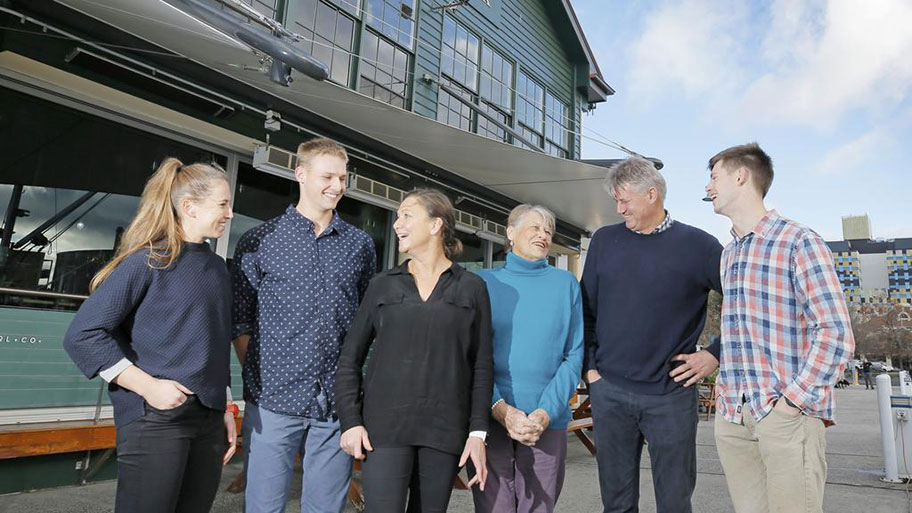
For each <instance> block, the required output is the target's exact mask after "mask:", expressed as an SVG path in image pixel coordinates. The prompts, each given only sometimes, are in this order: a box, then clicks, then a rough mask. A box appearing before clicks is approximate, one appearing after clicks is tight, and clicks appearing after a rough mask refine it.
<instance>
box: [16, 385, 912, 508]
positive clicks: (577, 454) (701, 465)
mask: <svg viewBox="0 0 912 513" xmlns="http://www.w3.org/2000/svg"><path fill="white" fill-rule="evenodd" d="M836 402H837V405H838V406H837V408H838V420H839V424H838V425H837V426H835V427H833V428H830V429H828V430H827V462H828V464H829V474H828V477H827V488H826V499H825V504H824V510H825V511H827V512H831V511H832V512H836V511H847V512H863V513H900V512H912V507H910V505H912V502H910V500H909V496H908V494H907V491H906V487H905V486H904V485H889V484H887V483H883V482H881V481H880V477H881V476H882V474H883V459H882V456H881V446H880V428H879V424H878V417H877V403H876V400H875V396H874V392H873V391H866V390H864V388H862V387H857V386H856V387H852V388H850V389H848V390H837V391H836ZM697 457H698V461H697V471H698V476H697V488H696V492H695V493H694V499H693V505H694V511H696V512H698V513H715V512H729V511H732V505H731V500H730V499H729V496H728V490H727V488H726V485H725V477H724V475H723V474H722V467H721V465H720V464H719V458H718V455H717V453H716V448H715V444H714V443H713V427H712V422H711V421H702V420H701V421H700V427H699V432H698V435H697ZM238 471H239V466H238V465H236V464H233V465H231V466H229V467H228V468H227V469H226V471H225V473H224V475H223V478H222V481H223V484H222V489H223V490H224V488H225V487H226V486H227V485H228V483H229V482H230V481H231V479H232V478H233V477H234V476H235V474H236V473H237V472H238ZM596 472H597V469H596V465H595V460H594V459H593V458H592V457H591V456H590V455H589V453H588V452H587V451H586V449H585V448H584V447H583V446H582V444H580V443H579V442H578V441H577V440H576V437H571V440H570V449H569V454H568V457H567V479H566V482H565V485H564V492H563V494H562V495H561V499H560V501H559V502H558V505H557V510H558V511H559V512H561V513H563V512H567V513H593V512H597V511H601V502H600V500H599V494H598V481H597V474H596ZM296 481H298V483H297V486H295V487H294V489H293V490H292V497H291V500H289V502H288V511H289V512H296V511H299V510H300V494H301V486H300V479H297V480H296ZM640 492H641V499H640V509H641V511H642V512H644V513H651V512H654V511H655V499H654V496H653V491H652V476H651V473H650V470H649V460H648V458H644V460H643V465H642V470H641V486H640ZM113 497H114V483H113V482H106V483H99V484H92V485H88V486H83V487H69V488H60V489H55V490H44V491H39V492H32V493H23V494H19V495H9V496H3V497H0V513H7V512H8V513H14V512H15V513H23V512H27V513H44V512H67V513H79V512H85V513H88V512H110V511H113ZM242 506H243V497H242V496H241V495H234V494H229V493H226V492H219V495H218V496H217V497H216V502H215V507H214V508H213V510H212V511H213V512H236V511H241V510H242ZM449 510H450V511H452V512H459V513H462V512H466V513H468V512H471V511H472V497H471V494H470V493H468V492H465V491H462V492H460V491H456V492H454V493H453V498H452V500H451V501H450V508H449ZM348 511H352V512H353V511H354V509H351V508H349V510H348Z"/></svg>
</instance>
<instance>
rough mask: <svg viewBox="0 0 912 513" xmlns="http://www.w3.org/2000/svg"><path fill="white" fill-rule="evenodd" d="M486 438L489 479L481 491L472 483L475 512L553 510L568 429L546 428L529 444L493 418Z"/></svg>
mask: <svg viewBox="0 0 912 513" xmlns="http://www.w3.org/2000/svg"><path fill="white" fill-rule="evenodd" d="M487 442H488V447H487V451H486V453H487V460H488V480H487V482H486V483H485V489H484V491H483V492H482V491H480V490H478V487H476V486H473V487H472V494H473V498H474V499H475V513H552V512H553V511H554V505H555V504H557V497H558V496H559V495H560V492H561V488H562V487H563V485H564V459H565V457H566V456H567V431H566V430H564V429H546V430H545V432H544V433H542V436H541V438H539V439H538V442H536V444H535V445H534V446H532V447H528V446H525V445H523V444H521V443H519V442H517V441H516V440H513V439H512V438H510V435H509V434H507V430H506V429H505V428H504V427H503V426H501V425H500V423H499V422H497V421H495V420H492V421H491V423H490V425H489V427H488V439H487Z"/></svg>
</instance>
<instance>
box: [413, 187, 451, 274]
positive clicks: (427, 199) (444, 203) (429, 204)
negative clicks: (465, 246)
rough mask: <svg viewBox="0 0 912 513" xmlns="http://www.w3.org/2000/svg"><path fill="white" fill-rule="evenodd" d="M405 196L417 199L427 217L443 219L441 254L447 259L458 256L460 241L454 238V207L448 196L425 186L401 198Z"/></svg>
mask: <svg viewBox="0 0 912 513" xmlns="http://www.w3.org/2000/svg"><path fill="white" fill-rule="evenodd" d="M407 198H415V199H416V200H418V203H421V206H422V207H424V210H425V211H426V212H427V214H428V217H431V218H434V217H436V218H438V219H440V220H441V221H443V228H442V229H441V230H440V238H441V244H442V245H443V254H444V256H446V257H447V259H449V260H452V259H453V258H455V257H457V256H459V255H460V254H461V253H462V241H461V240H459V239H457V238H456V209H454V208H453V202H452V201H450V198H448V197H446V195H444V194H443V193H442V192H440V191H438V190H436V189H427V188H419V189H413V190H412V191H410V192H408V193H407V194H406V195H405V196H404V197H403V198H402V201H405V200H406V199H407Z"/></svg>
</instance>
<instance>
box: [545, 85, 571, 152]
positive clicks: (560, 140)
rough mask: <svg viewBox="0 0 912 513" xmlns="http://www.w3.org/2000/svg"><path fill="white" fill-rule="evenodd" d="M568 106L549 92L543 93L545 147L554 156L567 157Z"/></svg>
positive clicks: (568, 139)
mask: <svg viewBox="0 0 912 513" xmlns="http://www.w3.org/2000/svg"><path fill="white" fill-rule="evenodd" d="M569 116H570V108H569V107H567V104H565V103H564V102H562V101H560V100H558V99H557V98H556V97H555V96H554V95H552V94H551V93H550V92H546V93H545V139H546V140H547V143H546V145H545V149H546V150H547V152H548V153H549V154H551V155H553V156H555V157H560V158H567V149H568V148H569V147H570V132H569V127H568V126H567V123H569V120H568V118H569Z"/></svg>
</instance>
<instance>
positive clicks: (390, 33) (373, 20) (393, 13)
mask: <svg viewBox="0 0 912 513" xmlns="http://www.w3.org/2000/svg"><path fill="white" fill-rule="evenodd" d="M347 1H356V0H347ZM366 11H367V13H366V16H365V21H366V22H367V25H368V26H370V27H373V28H374V29H376V30H377V31H378V32H380V33H381V34H383V35H384V36H385V37H387V38H389V39H391V40H393V41H395V42H397V43H399V44H400V45H402V46H404V47H405V48H408V49H409V50H414V49H415V48H414V44H415V0H367V6H366Z"/></svg>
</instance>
